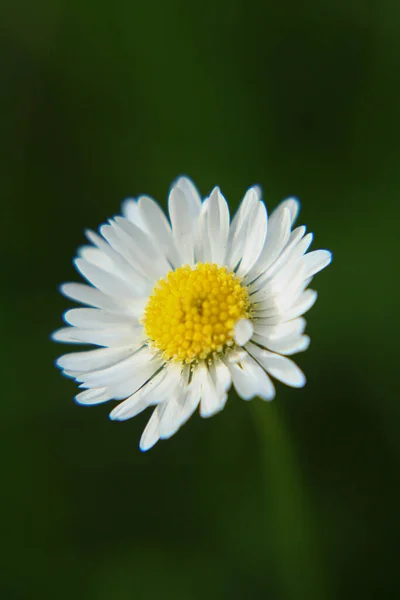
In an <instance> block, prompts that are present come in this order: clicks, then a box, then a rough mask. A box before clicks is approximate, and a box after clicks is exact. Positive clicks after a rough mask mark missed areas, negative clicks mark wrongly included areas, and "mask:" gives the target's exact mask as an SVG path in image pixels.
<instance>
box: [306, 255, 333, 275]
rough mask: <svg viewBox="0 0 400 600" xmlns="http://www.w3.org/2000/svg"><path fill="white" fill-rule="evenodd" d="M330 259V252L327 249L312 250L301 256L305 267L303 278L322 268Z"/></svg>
mask: <svg viewBox="0 0 400 600" xmlns="http://www.w3.org/2000/svg"><path fill="white" fill-rule="evenodd" d="M331 260H332V254H331V252H329V251H328V250H314V252H310V253H309V254H306V255H305V256H303V258H302V262H303V265H304V266H305V268H306V272H305V279H308V278H309V277H313V275H315V274H316V273H318V271H321V270H322V269H324V268H325V267H326V266H328V265H329V263H330V262H331Z"/></svg>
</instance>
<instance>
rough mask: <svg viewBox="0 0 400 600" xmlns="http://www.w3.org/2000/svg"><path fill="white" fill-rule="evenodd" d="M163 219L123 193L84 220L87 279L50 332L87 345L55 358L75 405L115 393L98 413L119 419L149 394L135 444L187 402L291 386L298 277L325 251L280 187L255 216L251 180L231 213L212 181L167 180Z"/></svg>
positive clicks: (295, 374)
mask: <svg viewBox="0 0 400 600" xmlns="http://www.w3.org/2000/svg"><path fill="white" fill-rule="evenodd" d="M168 209H169V220H168V219H167V218H166V216H165V215H164V212H163V211H162V210H161V208H160V207H159V206H158V204H157V203H156V202H155V201H154V200H152V199H151V198H149V197H148V196H141V197H140V198H138V199H137V200H126V201H125V202H124V204H123V206H122V213H123V216H117V217H115V218H114V219H111V220H110V221H109V223H108V224H106V225H103V226H102V227H100V235H98V234H96V233H94V232H93V231H88V232H87V237H88V239H89V241H90V242H91V244H90V245H87V246H83V247H82V248H80V249H79V251H78V257H77V258H76V260H75V265H76V268H77V269H78V271H80V272H81V274H82V275H83V276H84V277H85V279H87V281H88V282H89V284H90V285H86V284H83V283H66V284H64V285H63V286H62V287H61V291H62V293H63V294H64V295H65V296H67V297H69V298H71V299H72V300H75V301H77V302H80V303H82V304H84V305H87V306H89V307H90V308H74V309H72V310H68V311H67V312H66V313H65V314H64V319H65V321H66V322H67V323H68V325H69V326H68V327H65V328H62V329H59V330H58V331H56V332H55V333H54V334H53V339H55V340H57V341H60V342H70V343H73V344H77V343H78V344H91V345H94V346H100V347H101V348H100V349H96V350H89V351H87V352H74V353H70V354H66V355H64V356H62V357H61V358H59V359H58V361H57V364H58V366H59V367H60V368H61V369H62V370H63V372H64V374H65V375H67V376H69V377H73V378H74V379H75V380H76V381H77V382H78V383H79V384H80V385H79V387H80V388H82V389H83V391H81V392H80V393H79V394H78V395H77V396H76V400H77V402H79V403H80V404H99V403H101V402H107V401H108V400H123V402H121V403H120V404H119V405H118V406H116V407H115V408H114V409H113V410H112V411H111V414H110V417H111V419H115V420H119V421H123V420H125V419H129V418H131V417H134V416H135V415H137V414H138V413H140V412H141V411H143V410H144V409H145V408H147V407H149V406H155V408H154V411H153V414H152V416H151V418H150V420H149V422H148V424H147V426H146V428H145V430H144V432H143V435H142V438H141V440H140V448H141V449H142V450H147V449H148V448H151V446H153V445H154V444H155V443H156V442H157V441H158V440H159V439H160V438H161V439H165V438H169V437H170V436H172V435H173V434H174V433H175V432H176V431H177V430H178V429H179V428H180V427H181V425H183V423H184V422H185V421H187V419H189V417H190V416H191V415H192V413H193V412H194V411H195V410H196V409H197V407H200V415H201V416H202V417H210V416H211V415H214V414H215V413H217V412H218V411H220V410H222V409H223V408H224V405H225V403H226V401H227V398H228V391H229V388H230V387H231V385H232V384H233V385H234V387H235V389H236V391H237V393H238V394H239V396H241V397H242V398H244V399H245V400H249V399H250V398H253V397H254V396H259V397H260V398H262V399H264V400H271V399H272V398H273V397H274V395H275V388H274V385H273V383H272V381H271V377H274V378H275V379H278V380H279V381H281V382H283V383H286V384H287V385H289V386H292V387H302V386H303V385H304V384H305V377H304V375H303V373H302V372H301V370H300V369H299V368H298V367H297V366H296V364H295V363H294V362H293V361H292V360H290V359H289V358H287V355H291V354H294V353H296V352H300V351H302V350H305V349H306V348H307V347H308V345H309V342H310V340H309V338H308V336H306V335H304V329H305V325H306V322H305V320H304V318H303V317H302V315H303V314H304V313H305V312H306V311H307V310H308V309H309V308H311V306H312V305H313V304H314V302H315V300H316V297H317V294H316V292H315V291H313V290H310V289H307V286H308V284H309V283H310V281H311V278H312V277H313V276H314V275H315V274H316V273H317V272H318V271H320V270H321V269H323V268H324V267H326V266H327V265H328V264H329V263H330V261H331V254H330V252H328V251H327V250H316V251H314V252H310V253H308V254H306V252H307V250H308V248H309V246H310V243H311V241H312V234H311V233H308V234H306V233H305V232H306V228H305V227H304V226H301V227H297V228H296V229H293V230H292V225H293V223H294V221H295V219H296V216H297V213H298V210H299V203H298V201H297V200H296V199H294V198H290V199H288V200H285V201H283V202H281V204H279V206H278V207H277V208H276V209H275V210H274V211H273V212H272V214H271V216H270V217H269V218H268V217H267V211H266V208H265V205H264V203H263V202H262V200H261V190H260V188H259V187H252V188H250V189H249V190H248V191H247V193H246V195H245V197H244V198H243V201H242V202H241V204H240V206H239V208H238V210H237V212H236V214H235V216H234V218H233V220H232V222H230V217H229V208H228V204H227V202H226V200H225V198H224V197H223V195H222V194H221V192H220V190H219V188H218V187H216V188H214V190H213V191H212V192H211V194H210V196H209V197H208V198H206V199H205V200H204V201H203V202H202V200H201V198H200V195H199V193H198V191H197V189H196V188H195V187H194V185H193V183H192V182H191V181H190V180H189V179H187V178H186V177H181V178H180V179H178V180H177V181H176V182H175V184H174V185H173V187H172V189H171V192H170V195H169V200H168Z"/></svg>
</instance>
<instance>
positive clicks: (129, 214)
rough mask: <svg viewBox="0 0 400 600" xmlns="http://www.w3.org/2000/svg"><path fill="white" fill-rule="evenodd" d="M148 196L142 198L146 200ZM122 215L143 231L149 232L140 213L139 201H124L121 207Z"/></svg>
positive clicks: (132, 199)
mask: <svg viewBox="0 0 400 600" xmlns="http://www.w3.org/2000/svg"><path fill="white" fill-rule="evenodd" d="M145 197H147V196H142V197H141V198H145ZM121 212H122V215H123V216H124V217H125V218H126V219H128V221H130V222H131V223H133V224H134V225H136V227H139V228H140V229H142V230H143V231H147V226H146V224H145V221H144V219H143V217H142V214H141V213H140V211H139V204H138V201H137V200H135V199H134V198H127V199H126V200H124V201H123V203H122V206H121Z"/></svg>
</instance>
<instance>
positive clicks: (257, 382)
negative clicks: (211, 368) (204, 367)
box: [227, 355, 275, 400]
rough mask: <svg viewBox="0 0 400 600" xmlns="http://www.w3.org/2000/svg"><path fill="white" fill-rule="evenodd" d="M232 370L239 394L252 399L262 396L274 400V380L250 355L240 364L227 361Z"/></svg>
mask: <svg viewBox="0 0 400 600" xmlns="http://www.w3.org/2000/svg"><path fill="white" fill-rule="evenodd" d="M227 366H228V368H229V370H230V372H231V376H232V381H233V385H234V386H235V389H236V391H237V393H238V394H239V396H240V397H241V398H243V399H244V400H250V399H251V398H253V397H254V396H260V398H262V399H263V400H272V398H273V397H274V396H275V388H274V386H273V384H272V381H271V380H270V378H269V377H268V375H267V374H266V372H265V371H264V370H263V369H262V368H261V367H260V365H259V364H258V363H257V362H256V361H255V360H254V359H253V358H252V357H251V356H249V355H247V356H246V357H245V358H244V359H243V360H242V361H241V362H240V364H237V363H227Z"/></svg>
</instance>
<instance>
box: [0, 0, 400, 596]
mask: <svg viewBox="0 0 400 600" xmlns="http://www.w3.org/2000/svg"><path fill="white" fill-rule="evenodd" d="M0 30H1V46H0V74H1V79H0V89H1V92H0V93H1V97H0V111H1V112H0V114H1V117H0V119H1V124H2V127H1V134H0V139H1V147H2V149H3V153H2V158H1V161H0V191H1V209H2V218H1V225H2V227H1V238H0V239H1V242H0V243H1V258H2V278H1V279H2V282H3V286H2V294H1V299H0V311H1V312H0V319H1V346H0V352H1V364H2V369H1V370H2V410H1V425H0V427H1V435H0V439H1V443H2V445H3V446H4V448H3V450H2V452H1V457H2V463H3V464H2V468H1V545H2V557H1V561H0V570H1V577H0V596H1V597H2V598H4V600H17V599H18V600H20V599H21V600H25V599H29V600H30V599H36V598H37V599H39V598H40V599H41V600H47V599H49V600H50V599H51V600H54V599H60V600H64V599H68V600H69V599H71V598H78V599H81V598H82V599H84V600H91V599H95V600H97V599H98V600H125V599H131V598H132V599H135V600H141V599H150V600H152V599H153V598H164V599H166V600H167V599H168V600H169V599H171V600H180V599H185V600H186V599H194V600H197V599H203V598H207V600H214V599H215V600H216V599H218V600H219V599H224V600H225V599H227V600H228V599H229V600H231V599H242V598H246V599H247V598H250V599H254V600H258V599H261V598H262V599H264V598H268V599H271V600H275V599H276V600H280V599H282V600H292V599H296V600H297V599H302V598H307V599H308V600H324V599H336V598H337V599H349V600H354V598H358V597H360V598H363V599H368V598H379V599H381V598H394V597H396V595H397V593H398V587H399V573H398V558H399V557H398V542H399V532H400V528H399V521H398V506H399V500H400V492H399V478H398V475H399V450H400V444H399V418H400V405H399V391H398V366H397V360H396V359H397V358H398V347H399V346H398V339H399V299H398V295H397V278H398V255H399V238H398V223H399V216H400V208H399V184H400V169H399V164H400V144H399V138H400V127H399V91H400V85H399V84H400V70H399V60H400V4H399V3H398V2H396V1H395V0H380V1H379V2H378V1H375V0H373V1H372V2H365V1H363V0H350V1H347V2H336V1H334V0H329V1H328V0H326V1H317V0H305V1H304V2H298V1H297V0H289V1H287V2H285V1H282V2H261V1H258V2H244V1H243V0H242V1H238V0H226V1H217V2H201V3H200V2H191V1H190V0H186V1H184V0H170V1H168V0H166V1H165V2H162V1H161V0H160V1H158V2H156V1H147V2H135V1H132V0H131V1H125V2H123V1H122V0H117V1H116V2H114V3H111V2H104V1H95V0H93V1H91V2H90V1H86V2H82V1H78V0H69V1H67V0H37V1H36V2H33V1H32V2H30V1H28V0H13V2H11V1H9V2H2V4H1V8H0ZM182 173H185V174H188V175H189V176H190V177H192V178H193V179H194V181H195V182H196V183H197V185H198V186H199V188H200V190H201V192H202V194H203V195H205V194H207V193H208V192H209V191H210V189H211V188H212V187H213V186H214V185H216V184H218V185H220V186H221V188H222V190H223V192H224V193H225V195H226V197H227V198H228V200H229V202H230V205H231V207H232V209H234V208H235V207H236V205H237V203H238V201H239V200H240V198H241V196H242V195H243V193H244V191H245V190H246V188H247V187H248V186H250V185H251V184H253V183H259V184H261V185H262V187H263V189H264V197H265V199H266V202H267V205H268V206H269V208H270V209H272V208H273V207H274V206H275V205H276V204H277V203H278V201H279V200H281V199H282V198H284V197H286V196H288V195H293V194H294V195H297V196H298V197H300V198H301V200H302V204H303V208H302V212H301V216H300V223H305V224H307V226H308V228H309V230H311V231H315V232H316V236H315V243H314V247H315V248H318V247H326V248H328V249H331V250H332V251H333V253H334V261H333V264H332V266H330V267H329V268H328V269H327V271H324V272H323V273H322V274H321V275H320V276H318V277H317V278H316V280H315V287H316V288H317V289H318V291H319V300H318V302H317V304H316V306H315V307H314V309H313V310H312V311H311V312H310V314H309V327H308V331H309V333H310V335H311V337H312V345H311V348H310V350H309V351H308V352H307V353H305V354H302V355H299V356H298V362H299V364H300V366H301V367H302V368H303V369H304V370H305V372H306V374H307V378H308V385H307V386H306V387H305V388H304V389H303V390H292V389H288V388H285V387H284V386H282V385H278V393H277V398H276V400H275V401H274V402H273V403H270V404H266V403H262V402H261V401H260V400H258V399H255V400H254V401H252V402H251V403H246V402H244V401H242V400H239V399H237V398H236V397H234V396H233V394H232V398H231V401H230V402H229V403H228V405H227V407H226V409H225V410H224V411H223V413H221V414H220V415H218V416H216V417H215V418H212V419H210V420H202V419H200V418H199V417H198V416H197V415H196V416H195V417H193V418H192V419H191V420H190V422H189V423H188V424H187V425H186V426H185V427H184V428H183V429H182V430H181V431H180V432H179V433H178V434H177V435H176V436H174V437H173V438H172V439H171V440H170V441H168V442H161V443H159V444H158V445H157V446H156V447H155V448H154V449H153V450H151V451H150V452H149V453H147V454H141V453H140V452H139V450H138V441H139V437H140V434H141V431H142V429H143V427H144V425H145V422H146V420H147V418H148V416H149V415H148V414H144V415H141V416H139V417H138V418H135V419H134V420H132V421H128V422H127V423H122V424H121V423H113V422H111V421H110V420H109V419H108V418H107V414H108V411H109V406H100V407H97V408H92V409H90V408H83V407H78V406H77V405H76V404H74V402H73V396H74V393H75V390H76V386H75V384H74V383H73V382H71V381H68V380H66V379H63V378H62V377H61V375H60V374H59V373H58V371H57V370H56V368H55V367H54V365H53V362H54V359H55V358H56V357H57V355H59V354H60V353H62V352H64V351H66V350H68V348H67V347H65V346H64V347H62V346H56V345H55V344H53V343H51V342H50V340H49V335H50V333H51V331H52V330H54V329H55V328H57V327H59V326H60V325H61V315H62V311H63V310H65V309H66V308H67V307H68V306H71V304H70V303H68V301H67V300H65V299H63V298H62V297H61V296H60V295H59V294H58V292H57V286H58V284H59V283H60V282H62V281H68V280H75V281H77V280H78V276H77V275H76V274H75V272H74V270H73V267H72V264H71V260H72V258H73V255H74V253H75V250H76V248H77V247H78V246H79V245H80V244H82V243H83V241H84V237H83V229H84V228H85V227H92V228H96V227H97V226H98V225H99V224H100V223H101V222H103V221H104V220H106V219H107V218H108V217H110V216H111V215H113V214H115V213H116V212H117V211H118V210H119V206H120V201H121V200H122V199H123V198H125V197H126V196H129V195H131V196H135V195H138V194H140V193H148V194H150V195H153V196H154V197H156V198H157V199H159V200H160V202H162V203H163V204H164V203H165V199H166V196H167V192H168V187H169V184H170V182H171V181H172V180H173V179H174V178H175V177H177V176H178V175H179V174H182ZM395 361H396V363H395Z"/></svg>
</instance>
